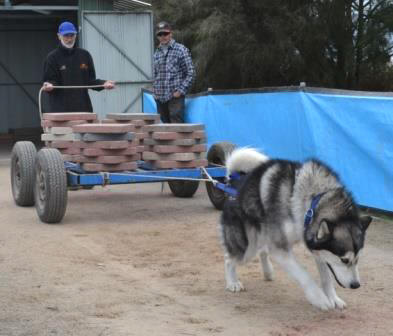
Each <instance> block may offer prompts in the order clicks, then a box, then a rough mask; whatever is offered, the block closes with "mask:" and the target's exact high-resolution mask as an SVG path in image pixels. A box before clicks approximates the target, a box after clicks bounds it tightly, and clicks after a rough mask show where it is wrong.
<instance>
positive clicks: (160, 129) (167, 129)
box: [143, 124, 205, 132]
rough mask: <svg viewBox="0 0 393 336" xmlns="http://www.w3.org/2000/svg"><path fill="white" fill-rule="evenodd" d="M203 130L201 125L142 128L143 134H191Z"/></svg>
mask: <svg viewBox="0 0 393 336" xmlns="http://www.w3.org/2000/svg"><path fill="white" fill-rule="evenodd" d="M204 129H205V125H203V124H154V125H148V126H144V127H143V131H144V132H193V131H203V130H204Z"/></svg>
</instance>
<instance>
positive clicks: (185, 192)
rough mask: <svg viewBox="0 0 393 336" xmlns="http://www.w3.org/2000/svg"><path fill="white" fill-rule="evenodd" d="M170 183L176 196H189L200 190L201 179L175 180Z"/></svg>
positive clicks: (170, 187)
mask: <svg viewBox="0 0 393 336" xmlns="http://www.w3.org/2000/svg"><path fill="white" fill-rule="evenodd" d="M168 185H169V189H171V191H172V194H173V195H174V196H175V197H182V198H189V197H192V196H194V194H195V193H196V191H197V190H198V187H199V181H185V180H177V181H176V180H173V181H168Z"/></svg>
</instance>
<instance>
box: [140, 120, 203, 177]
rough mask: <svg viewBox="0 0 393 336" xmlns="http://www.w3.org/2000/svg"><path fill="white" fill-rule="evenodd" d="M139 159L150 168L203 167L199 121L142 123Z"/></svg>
mask: <svg viewBox="0 0 393 336" xmlns="http://www.w3.org/2000/svg"><path fill="white" fill-rule="evenodd" d="M143 130H144V131H145V132H147V133H148V134H149V137H148V138H145V140H144V144H145V152H143V159H144V160H145V161H146V162H149V163H150V164H151V166H152V167H153V168H158V169H161V168H162V169H166V168H195V167H205V166H207V164H208V162H207V160H206V144H205V138H206V136H205V131H204V125H202V124H155V125H148V126H144V127H143Z"/></svg>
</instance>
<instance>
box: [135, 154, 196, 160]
mask: <svg viewBox="0 0 393 336" xmlns="http://www.w3.org/2000/svg"><path fill="white" fill-rule="evenodd" d="M142 157H143V159H144V160H146V161H161V160H162V161H192V160H199V159H204V154H201V153H165V154H163V153H153V152H144V153H143V155H142Z"/></svg>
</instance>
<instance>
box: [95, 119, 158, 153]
mask: <svg viewBox="0 0 393 336" xmlns="http://www.w3.org/2000/svg"><path fill="white" fill-rule="evenodd" d="M159 122H160V116H159V114H153V113H110V114H107V116H106V119H103V120H102V123H119V124H124V123H126V124H133V125H134V126H135V140H134V144H135V146H136V148H137V149H136V151H137V155H139V156H140V159H142V153H143V152H144V151H145V146H144V139H145V138H147V137H149V133H147V132H144V131H143V126H146V125H153V124H158V123H159Z"/></svg>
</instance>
